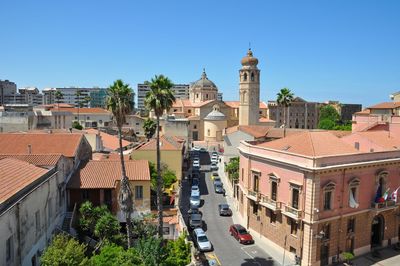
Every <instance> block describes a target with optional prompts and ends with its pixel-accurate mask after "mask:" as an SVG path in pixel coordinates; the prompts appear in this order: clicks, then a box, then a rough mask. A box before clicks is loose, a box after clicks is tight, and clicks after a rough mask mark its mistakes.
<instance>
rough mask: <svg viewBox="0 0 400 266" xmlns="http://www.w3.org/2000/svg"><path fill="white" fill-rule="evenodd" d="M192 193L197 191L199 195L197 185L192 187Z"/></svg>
mask: <svg viewBox="0 0 400 266" xmlns="http://www.w3.org/2000/svg"><path fill="white" fill-rule="evenodd" d="M193 191H198V192H199V193H200V188H199V186H198V185H192V192H191V193H192V194H193Z"/></svg>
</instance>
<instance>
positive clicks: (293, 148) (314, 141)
mask: <svg viewBox="0 0 400 266" xmlns="http://www.w3.org/2000/svg"><path fill="white" fill-rule="evenodd" d="M258 146H261V147H265V148H269V149H274V150H279V151H284V152H289V153H295V154H300V155H304V156H310V157H318V156H329V155H341V154H352V153H359V151H358V150H357V149H355V148H354V147H352V146H350V145H349V144H347V143H345V142H344V141H342V140H341V139H339V138H338V137H336V136H335V135H334V134H332V133H330V132H326V131H306V132H302V133H299V134H294V135H292V136H288V137H286V138H282V139H278V140H274V141H270V142H265V143H261V144H258Z"/></svg>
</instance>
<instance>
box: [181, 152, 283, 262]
mask: <svg viewBox="0 0 400 266" xmlns="http://www.w3.org/2000/svg"><path fill="white" fill-rule="evenodd" d="M200 161H201V177H200V194H201V199H202V207H201V208H200V210H201V212H202V213H203V230H204V231H205V232H206V234H207V236H208V238H209V240H210V241H211V243H212V244H213V247H214V251H213V252H207V253H206V256H207V257H208V258H213V259H215V262H216V264H214V265H232V266H236V265H262V266H272V265H280V264H279V263H277V262H275V261H274V260H273V259H272V258H271V257H270V256H269V255H268V254H267V253H266V252H265V251H263V250H262V249H260V248H259V247H258V246H257V245H254V244H253V245H242V244H239V242H238V241H237V240H236V239H234V238H233V237H232V236H231V235H230V233H229V226H230V225H232V224H233V221H232V218H231V217H223V216H219V214H218V204H220V203H226V199H225V197H224V196H223V195H222V194H217V193H215V192H214V186H213V181H212V180H211V174H212V172H211V171H209V163H210V157H209V154H208V153H201V155H200ZM190 190H191V186H190V181H183V182H182V200H181V211H182V214H184V215H185V222H186V224H188V215H187V210H188V208H189V197H190ZM253 238H254V236H253Z"/></svg>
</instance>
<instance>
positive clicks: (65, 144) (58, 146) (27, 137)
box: [0, 133, 83, 157]
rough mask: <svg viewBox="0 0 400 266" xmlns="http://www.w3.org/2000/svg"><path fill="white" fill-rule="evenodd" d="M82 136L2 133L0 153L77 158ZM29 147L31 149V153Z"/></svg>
mask: <svg viewBox="0 0 400 266" xmlns="http://www.w3.org/2000/svg"><path fill="white" fill-rule="evenodd" d="M82 138H83V136H82V134H71V133H59V134H43V133H37V134H36V133H2V134H0V152H1V153H3V154H29V153H31V154H56V153H58V154H62V155H64V156H65V157H73V156H75V152H76V150H77V149H78V147H79V144H80V142H81V140H82ZM28 145H30V147H31V152H29V148H28Z"/></svg>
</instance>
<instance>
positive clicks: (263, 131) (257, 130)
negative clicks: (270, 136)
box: [226, 125, 271, 138]
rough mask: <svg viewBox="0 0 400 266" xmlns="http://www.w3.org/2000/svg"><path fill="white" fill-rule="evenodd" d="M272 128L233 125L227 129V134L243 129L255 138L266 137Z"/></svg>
mask: <svg viewBox="0 0 400 266" xmlns="http://www.w3.org/2000/svg"><path fill="white" fill-rule="evenodd" d="M270 129H271V127H270V126H261V125H254V126H233V127H229V128H227V129H226V134H231V133H233V132H237V131H243V132H245V133H247V134H249V135H251V136H253V137H255V138H260V137H264V136H266V135H267V133H268V131H269V130H270Z"/></svg>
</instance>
